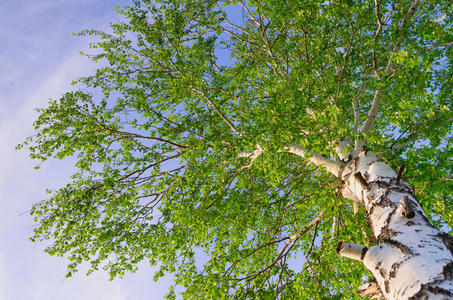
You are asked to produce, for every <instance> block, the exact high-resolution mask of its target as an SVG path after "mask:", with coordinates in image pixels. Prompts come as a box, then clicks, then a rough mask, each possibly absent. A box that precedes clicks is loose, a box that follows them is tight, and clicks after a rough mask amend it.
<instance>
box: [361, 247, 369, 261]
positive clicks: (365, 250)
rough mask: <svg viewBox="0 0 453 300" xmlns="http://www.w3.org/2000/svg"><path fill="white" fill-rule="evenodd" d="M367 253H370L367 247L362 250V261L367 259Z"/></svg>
mask: <svg viewBox="0 0 453 300" xmlns="http://www.w3.org/2000/svg"><path fill="white" fill-rule="evenodd" d="M367 251H368V248H367V247H364V248H363V249H362V253H361V254H360V260H363V258H364V257H365V254H366V253H367Z"/></svg>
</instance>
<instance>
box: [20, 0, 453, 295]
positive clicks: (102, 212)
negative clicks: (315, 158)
mask: <svg viewBox="0 0 453 300" xmlns="http://www.w3.org/2000/svg"><path fill="white" fill-rule="evenodd" d="M452 9H453V7H452V4H451V3H450V2H449V1H438V0H430V1H422V2H421V3H418V1H415V2H413V3H412V2H410V1H389V0H379V1H378V0H377V1H354V0H348V1H325V2H320V1H314V0H291V1H275V0H265V1H255V0H250V1H247V2H241V1H212V0H197V1H193V0H191V1H189V0H160V1H156V2H154V1H152V2H151V1H147V0H142V1H138V0H137V1H134V2H133V3H132V4H131V5H130V6H127V7H124V8H122V9H119V12H120V14H121V15H122V19H121V20H122V21H119V22H117V23H113V24H112V25H111V31H110V32H101V31H96V30H87V31H85V32H83V33H81V34H80V35H82V36H83V35H94V36H97V37H99V42H97V43H95V44H93V49H94V50H92V51H94V53H90V54H87V56H89V57H90V58H91V59H93V60H94V61H96V62H98V63H99V68H98V69H97V71H96V73H95V74H92V75H89V76H87V77H83V78H80V79H78V80H77V81H76V82H75V83H74V86H75V87H76V90H74V91H71V92H68V93H66V94H65V95H64V96H63V97H61V98H60V99H57V100H54V101H51V102H50V103H49V105H48V106H47V107H45V108H42V109H40V110H39V112H40V116H39V118H38V119H37V121H36V122H35V128H36V130H37V131H38V133H37V135H35V136H33V137H30V138H29V139H27V141H26V142H25V144H24V145H26V146H27V147H29V149H30V151H31V157H32V158H34V159H38V160H46V159H48V158H59V159H62V158H65V157H71V156H72V157H75V158H76V161H77V163H76V167H77V168H78V172H77V173H76V174H74V175H73V177H72V181H71V182H70V183H68V184H67V185H66V186H64V187H62V188H61V189H59V190H55V191H51V194H50V196H49V199H48V200H45V201H42V202H39V203H37V204H36V205H34V207H33V209H32V215H33V216H34V218H35V220H36V222H37V225H38V226H37V227H36V229H35V231H34V235H33V238H32V240H33V241H42V240H50V241H51V245H50V246H49V247H48V249H47V251H48V252H49V253H50V254H52V255H66V256H67V257H68V259H69V261H70V263H69V271H68V275H69V276H70V275H71V274H72V273H73V272H75V271H76V270H77V267H78V265H79V264H80V263H81V262H82V261H88V262H90V263H91V265H92V269H93V270H96V269H98V268H99V267H102V266H103V267H104V268H105V269H106V270H107V271H108V272H109V273H110V274H111V277H112V278H113V277H115V276H121V275H123V274H124V273H125V272H128V271H135V270H136V266H137V263H138V262H140V261H142V260H145V261H150V263H151V264H152V265H156V264H157V265H159V266H160V271H159V272H158V273H157V274H156V276H155V278H156V279H157V278H159V277H161V276H163V275H164V274H166V273H174V274H175V284H176V285H180V286H182V287H183V288H177V289H176V290H177V291H180V292H182V293H183V295H184V297H187V298H209V299H220V298H223V297H232V298H238V299H243V298H246V297H249V298H252V299H253V298H262V299H268V298H269V299H274V298H300V299H308V298H319V297H328V295H331V296H332V297H336V298H338V299H340V298H345V297H346V298H348V297H352V296H353V295H354V290H355V287H356V286H358V285H360V284H362V283H363V278H365V277H366V276H367V274H368V273H367V271H366V270H365V269H364V268H363V267H362V266H361V265H360V264H356V263H355V262H351V261H347V260H345V259H342V258H340V257H339V256H337V255H336V254H335V246H336V244H337V242H338V240H348V241H351V242H355V243H359V244H362V245H372V244H373V243H374V241H373V239H372V237H371V235H370V233H369V229H368V228H367V222H366V216H365V212H364V211H363V209H362V210H359V212H358V213H357V214H353V213H352V204H351V203H350V202H349V201H346V200H344V199H343V198H342V197H341V196H340V195H339V194H338V193H337V192H336V190H335V187H334V185H333V184H332V183H333V182H335V178H333V176H331V175H329V174H327V173H326V172H325V170H323V169H322V168H320V167H317V166H315V165H312V164H308V163H307V161H306V160H304V159H303V158H301V157H298V156H295V155H293V154H291V153H288V152H286V151H285V150H284V149H285V146H287V145H289V144H297V145H300V146H302V147H304V148H305V149H308V150H311V151H314V152H317V153H320V154H322V155H324V156H325V157H331V158H332V159H333V158H335V156H336V155H335V151H334V148H335V146H336V142H337V141H338V140H340V139H342V138H344V137H351V138H352V139H353V140H354V141H357V140H359V139H363V140H365V141H366V147H367V148H368V149H371V150H373V151H374V152H376V153H379V155H380V156H381V157H382V159H384V160H385V161H386V162H387V163H388V164H390V165H391V166H393V167H396V168H398V167H399V166H400V165H401V164H404V165H405V166H406V171H405V175H404V176H405V177H406V178H407V179H408V180H409V181H410V183H411V184H412V185H413V186H414V188H415V189H416V192H417V195H418V197H419V199H420V201H421V203H422V204H423V206H424V208H425V210H426V212H427V213H428V214H429V215H430V216H431V217H433V220H434V221H435V222H436V224H438V225H439V226H444V228H445V225H449V226H452V225H453V199H452V197H451V191H452V184H451V164H452V149H451V145H452V135H451V120H452V114H451V104H452V103H451V96H452V86H453V85H452V83H453V82H452V78H453V70H452V59H453V52H452V51H451V44H452V42H451V41H453V32H452V23H451V17H452V14H451V12H452ZM376 99H378V100H379V99H380V107H378V109H379V110H378V114H377V118H376V121H374V122H372V123H371V125H372V128H370V129H365V130H364V128H363V125H364V122H366V119H367V115H368V113H369V111H370V109H371V107H372V104H373V103H375V102H376ZM22 146H23V145H22ZM20 147H21V146H20ZM256 150H259V153H260V155H254V154H257V153H258V152H256ZM254 151H255V152H254ZM246 153H249V154H246ZM450 228H451V227H450ZM175 293H176V292H174V290H173V288H172V289H171V291H170V294H169V297H170V298H171V297H173V296H174V295H175ZM246 295H247V296H246Z"/></svg>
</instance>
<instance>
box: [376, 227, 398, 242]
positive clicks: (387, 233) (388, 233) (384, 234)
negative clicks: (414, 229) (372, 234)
mask: <svg viewBox="0 0 453 300" xmlns="http://www.w3.org/2000/svg"><path fill="white" fill-rule="evenodd" d="M396 234H397V232H395V231H394V230H393V229H382V230H381V234H379V236H378V237H377V242H378V243H379V244H381V243H382V242H383V241H384V240H386V239H390V238H391V237H393V236H395V235H396Z"/></svg>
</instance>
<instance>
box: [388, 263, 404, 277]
mask: <svg viewBox="0 0 453 300" xmlns="http://www.w3.org/2000/svg"><path fill="white" fill-rule="evenodd" d="M400 265H401V263H394V264H393V265H392V266H391V268H390V273H389V276H390V278H395V277H396V271H397V270H398V267H399V266H400Z"/></svg>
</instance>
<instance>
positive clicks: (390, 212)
mask: <svg viewBox="0 0 453 300" xmlns="http://www.w3.org/2000/svg"><path fill="white" fill-rule="evenodd" d="M401 171H402V170H400V172H399V173H401ZM340 178H341V179H342V180H343V182H344V185H343V187H342V194H343V196H344V197H346V198H348V199H351V200H353V201H355V202H357V203H361V204H363V205H364V206H365V209H366V211H367V218H368V223H369V226H370V227H371V230H372V231H373V235H374V237H375V239H376V243H377V245H376V246H373V247H371V248H370V249H367V248H365V247H360V246H357V247H355V246H354V245H351V244H347V243H340V244H339V247H338V252H339V254H340V255H342V256H346V257H350V258H354V259H357V260H360V261H361V262H363V264H364V265H365V266H366V268H367V269H368V270H369V271H370V272H371V273H372V274H373V276H374V278H375V280H376V281H377V284H378V285H379V287H380V289H381V292H382V294H383V296H384V297H385V298H387V299H452V298H453V240H452V237H451V236H449V235H447V234H445V233H442V232H440V231H439V230H438V229H437V228H435V227H434V226H433V225H432V224H431V223H430V222H429V220H428V218H427V217H426V214H425V212H424V211H423V208H422V207H421V205H420V204H419V203H418V201H417V199H415V197H414V191H413V188H412V187H411V186H410V185H409V184H408V183H407V182H406V181H404V180H402V179H401V174H397V172H395V171H394V170H393V169H392V168H390V167H389V166H388V165H387V164H385V163H383V162H380V161H378V160H377V158H376V155H375V154H374V153H372V152H366V151H365V152H361V153H360V154H359V155H358V157H357V158H355V159H353V160H352V161H349V162H348V163H347V164H346V165H345V167H344V169H343V172H342V173H341V174H340Z"/></svg>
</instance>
